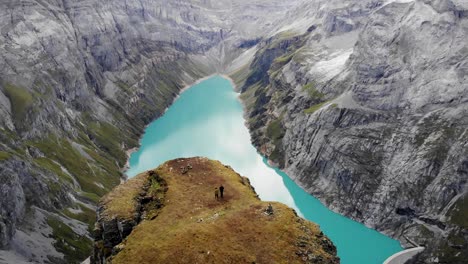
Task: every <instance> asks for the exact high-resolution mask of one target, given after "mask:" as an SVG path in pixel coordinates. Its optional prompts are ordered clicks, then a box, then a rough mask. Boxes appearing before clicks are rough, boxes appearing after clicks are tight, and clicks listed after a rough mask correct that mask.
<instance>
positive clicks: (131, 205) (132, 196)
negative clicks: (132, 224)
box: [101, 173, 148, 219]
mask: <svg viewBox="0 0 468 264" xmlns="http://www.w3.org/2000/svg"><path fill="white" fill-rule="evenodd" d="M147 180H148V176H147V174H146V173H142V174H139V175H137V176H135V177H133V178H131V179H130V180H128V181H127V182H125V184H121V185H118V186H117V187H116V188H114V190H112V192H111V193H109V194H108V195H106V196H105V197H103V199H102V201H101V203H102V204H103V205H104V207H105V208H106V210H105V212H104V213H103V217H106V218H108V219H112V218H114V217H118V218H119V219H133V217H134V214H135V213H136V198H137V197H138V196H139V195H140V192H141V190H142V188H143V186H144V184H145V183H146V182H147Z"/></svg>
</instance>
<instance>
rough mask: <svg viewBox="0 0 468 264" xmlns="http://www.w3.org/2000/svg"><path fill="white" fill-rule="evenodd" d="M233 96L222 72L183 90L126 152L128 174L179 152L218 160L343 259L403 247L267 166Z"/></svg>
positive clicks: (365, 262)
mask: <svg viewBox="0 0 468 264" xmlns="http://www.w3.org/2000/svg"><path fill="white" fill-rule="evenodd" d="M238 97H239V94H238V93H236V92H234V90H233V87H232V85H231V83H230V82H229V81H228V80H226V79H224V78H222V77H221V76H215V77H212V78H210V79H208V80H205V81H203V82H201V83H199V84H196V85H194V86H192V87H191V88H190V89H188V90H186V91H185V92H183V93H182V94H181V95H180V97H179V98H178V99H177V100H176V101H175V102H174V104H173V105H172V106H171V107H170V108H169V109H168V110H167V112H166V113H165V114H164V115H163V116H162V117H161V118H159V119H157V120H156V121H154V122H152V123H151V124H150V125H149V126H148V127H147V129H146V131H145V134H144V135H143V138H142V139H141V147H140V149H139V150H138V151H137V152H135V153H133V154H132V155H131V157H130V168H129V170H128V171H127V175H128V176H130V177H132V176H135V175H136V174H138V173H140V172H143V171H146V170H149V169H153V168H155V167H157V166H158V165H160V164H162V163H164V162H165V161H168V160H171V159H175V158H181V157H193V156H204V157H208V158H210V159H216V160H220V161H221V162H223V163H224V164H228V165H230V166H232V167H233V169H234V170H236V171H237V172H239V173H240V174H242V175H244V176H247V177H249V179H250V181H251V183H252V185H253V186H254V187H255V190H256V191H257V193H258V195H259V196H260V198H261V199H262V200H265V201H269V200H271V201H279V202H282V203H284V204H287V205H289V206H290V207H292V208H294V209H296V210H297V211H298V212H299V214H300V215H301V216H303V217H304V218H306V219H308V220H310V221H313V222H315V223H317V224H319V225H320V227H321V229H322V230H323V232H324V233H325V234H326V235H327V236H328V237H330V239H331V240H332V241H333V243H334V244H335V245H336V246H337V248H338V255H339V257H340V258H341V263H343V264H380V263H382V262H383V261H384V260H385V259H386V258H387V257H389V256H390V255H392V254H394V253H396V252H398V251H401V250H402V248H401V246H400V244H399V243H398V242H397V241H396V240H393V239H391V238H389V237H387V236H385V235H383V234H381V233H379V232H377V231H375V230H372V229H369V228H367V227H365V226H364V225H362V224H360V223H357V222H355V221H353V220H351V219H348V218H346V217H343V216H341V215H339V214H336V213H334V212H332V211H330V210H329V209H327V208H326V207H325V206H323V205H322V204H321V203H320V202H319V201H318V200H317V199H316V198H314V197H313V196H311V195H309V194H308V193H306V192H305V191H304V190H302V189H301V188H300V187H299V186H298V185H296V184H295V183H294V182H293V181H292V180H291V179H290V178H289V177H288V176H287V175H286V174H285V173H284V172H282V171H280V170H279V169H276V168H272V167H271V166H269V165H268V163H267V162H266V159H265V158H263V157H262V156H261V155H260V154H259V153H257V151H256V149H255V148H254V147H253V146H252V144H251V141H250V134H249V131H248V129H247V128H246V126H245V124H244V122H245V120H244V117H243V109H242V105H241V103H240V101H239V99H238Z"/></svg>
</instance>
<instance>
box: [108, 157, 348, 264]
mask: <svg viewBox="0 0 468 264" xmlns="http://www.w3.org/2000/svg"><path fill="white" fill-rule="evenodd" d="M187 166H190V167H192V169H190V170H188V171H187V172H186V173H183V170H182V168H184V167H187ZM154 172H155V173H156V174H157V175H158V177H161V178H163V179H164V181H165V183H167V189H166V190H165V194H164V197H162V200H164V202H163V203H164V206H163V207H162V208H159V209H157V210H158V213H157V217H151V218H147V219H146V220H143V221H142V222H140V224H138V225H137V226H136V227H135V228H134V229H133V231H132V233H131V234H130V235H129V236H128V237H127V238H126V239H125V240H124V241H123V242H122V243H121V244H120V245H119V250H120V252H119V253H118V254H116V255H115V256H113V258H112V263H114V264H116V263H338V262H339V261H338V259H337V257H336V249H335V247H334V246H333V245H332V243H331V242H330V241H329V240H328V238H326V237H325V236H323V234H322V233H321V232H320V230H319V228H318V226H317V225H315V224H313V223H311V222H309V221H306V220H304V219H302V218H300V217H298V216H297V215H296V213H295V212H294V210H292V209H291V208H289V207H287V206H286V205H283V204H281V203H271V204H272V206H273V209H274V213H273V214H272V215H268V214H266V213H265V209H266V208H267V206H268V203H267V202H262V201H260V200H259V199H258V197H257V195H256V193H255V191H254V190H253V189H252V187H251V185H250V184H249V181H248V179H247V178H245V177H241V176H240V175H239V174H237V173H236V172H235V171H233V170H232V169H231V168H230V167H228V166H224V165H223V164H221V163H220V162H218V161H212V160H208V159H205V158H191V159H178V160H173V161H169V162H167V163H165V164H163V165H161V166H160V167H159V168H157V169H156V170H155V171H154ZM150 178H151V177H150V176H149V174H148V173H143V174H140V175H139V176H137V177H136V178H134V179H132V180H130V181H129V182H128V183H126V184H123V185H122V186H121V187H119V188H117V189H115V190H114V191H113V192H111V193H110V194H109V195H108V196H107V197H105V198H104V199H103V202H104V203H105V205H106V208H109V212H108V213H106V212H105V213H106V214H107V216H109V217H116V216H119V215H122V216H129V215H130V214H129V213H131V210H130V209H129V208H130V207H129V206H128V203H127V202H125V201H123V200H127V199H130V200H132V199H131V197H132V196H133V197H135V196H136V195H137V193H138V189H139V188H140V187H141V186H143V185H145V183H144V181H145V180H146V181H150V180H151V179H150ZM221 184H222V185H223V186H224V187H225V191H224V199H222V200H216V199H215V197H214V191H215V188H216V187H218V186H220V185H221ZM138 186H140V187H138ZM146 186H151V184H146ZM157 187H158V186H156V187H155V188H157ZM150 188H151V187H150ZM119 204H120V205H123V206H122V207H121V209H122V212H118V208H119V206H118V205H119ZM106 211H107V209H106ZM148 214H151V212H148ZM150 219H152V220H150Z"/></svg>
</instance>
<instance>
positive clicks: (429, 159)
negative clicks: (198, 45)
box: [242, 1, 468, 263]
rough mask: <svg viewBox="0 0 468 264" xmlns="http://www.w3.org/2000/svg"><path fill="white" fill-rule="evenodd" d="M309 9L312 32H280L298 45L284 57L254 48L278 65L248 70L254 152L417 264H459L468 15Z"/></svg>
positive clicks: (414, 9)
mask: <svg viewBox="0 0 468 264" xmlns="http://www.w3.org/2000/svg"><path fill="white" fill-rule="evenodd" d="M314 5H321V9H320V10H321V11H320V12H319V13H317V14H314V16H312V17H308V18H307V19H308V21H310V24H309V28H308V29H309V30H307V27H306V26H304V25H299V24H298V25H297V26H296V27H289V28H288V27H285V28H284V30H287V31H288V32H289V36H288V37H289V39H291V40H292V39H293V37H298V36H300V37H301V38H305V40H304V44H303V45H301V46H300V47H299V48H298V47H294V46H290V47H289V50H288V48H286V50H288V51H287V52H286V54H285V55H284V54H282V55H281V56H277V54H274V53H272V51H271V50H269V49H261V48H260V49H259V51H258V52H257V54H256V55H255V58H260V57H269V56H270V55H271V56H272V57H273V58H272V59H271V60H270V61H276V63H273V64H270V65H267V67H265V68H264V69H263V70H262V72H261V73H259V72H258V69H259V67H258V65H257V64H256V63H257V62H258V60H255V59H254V60H253V62H252V64H251V65H250V68H251V70H250V75H247V76H259V77H258V78H257V79H256V80H261V82H256V83H249V82H246V85H244V87H243V88H242V90H243V91H244V95H243V98H244V101H245V103H246V108H247V111H248V113H249V120H250V122H249V126H250V128H251V130H252V139H253V142H254V144H255V145H256V146H257V147H258V148H259V149H260V150H261V151H262V152H263V153H265V154H266V155H267V156H269V158H270V159H271V160H272V161H274V162H276V163H278V164H279V165H280V166H282V167H283V169H284V170H285V171H286V172H287V173H288V175H289V176H291V177H292V178H293V179H294V180H295V181H296V182H297V183H299V184H300V185H301V186H302V187H303V188H304V189H306V190H308V191H309V192H310V193H312V194H313V195H315V196H316V197H318V198H320V199H321V200H322V201H323V202H324V203H325V204H327V205H328V206H329V207H331V208H332V209H334V210H335V211H337V212H339V213H342V214H344V215H346V216H349V217H351V218H353V219H356V220H358V221H361V222H363V223H365V224H366V225H368V226H370V227H372V228H375V229H377V230H380V231H383V232H384V233H386V234H389V235H391V236H393V237H395V238H398V239H399V240H400V241H401V242H402V243H403V244H405V245H408V244H409V243H408V242H407V240H406V239H405V237H408V238H409V239H413V240H415V241H416V242H417V243H419V244H421V245H425V246H426V248H427V249H426V250H425V251H424V252H423V253H422V254H421V255H420V256H419V257H418V259H417V260H414V262H416V263H433V262H440V263H463V262H464V261H465V259H466V258H467V255H466V253H467V252H466V250H465V248H466V245H467V243H468V237H467V225H466V221H463V220H462V221H460V218H465V219H466V213H463V211H464V212H466V199H467V198H466V197H467V196H466V194H467V191H468V189H467V188H468V187H467V176H468V175H467V174H466V173H465V170H464V169H463V168H464V167H465V165H464V164H465V163H466V161H465V158H464V157H465V156H466V154H467V153H466V147H465V145H466V143H467V141H466V140H467V138H466V129H467V127H466V124H467V120H466V111H467V109H468V108H467V106H466V96H467V93H466V88H467V87H466V83H467V82H466V77H465V76H466V74H464V71H465V69H464V68H465V67H464V66H463V65H465V64H466V56H465V55H466V54H465V53H466V52H465V51H466V45H465V41H461V42H460V41H458V40H459V39H466V36H467V33H468V32H467V31H466V23H467V20H466V18H465V17H463V15H462V16H460V15H459V14H460V13H464V12H465V11H464V10H466V9H467V8H468V7H467V6H466V4H463V3H462V2H460V1H431V2H428V1H405V3H402V2H401V1H395V2H391V1H388V2H386V3H383V2H380V3H379V2H377V1H367V2H366V1H364V2H362V1H361V2H359V3H357V2H354V1H341V3H340V4H338V3H335V2H333V1H332V2H329V3H324V2H322V3H314V4H305V5H304V6H303V7H302V8H301V10H310V9H311V8H313V6H314ZM306 6H307V7H308V8H306ZM299 14H301V13H300V12H299ZM296 19H297V14H296ZM299 20H301V19H300V18H299ZM312 25H313V26H312ZM284 35H285V33H284V32H283V33H280V34H278V35H276V36H274V37H273V38H278V37H281V36H284ZM263 43H264V44H263V45H266V44H267V41H265V42H263ZM261 45H262V44H260V46H261ZM278 65H279V66H280V67H278ZM463 208H464V209H463ZM455 212H456V213H455ZM462 215H464V216H463V217H462Z"/></svg>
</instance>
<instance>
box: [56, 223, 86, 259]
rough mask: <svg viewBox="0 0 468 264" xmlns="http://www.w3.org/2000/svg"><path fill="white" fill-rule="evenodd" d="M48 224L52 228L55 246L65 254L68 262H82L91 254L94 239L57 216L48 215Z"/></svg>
mask: <svg viewBox="0 0 468 264" xmlns="http://www.w3.org/2000/svg"><path fill="white" fill-rule="evenodd" d="M47 224H48V225H49V226H50V227H51V228H52V237H53V238H54V239H55V242H54V247H55V248H56V249H57V251H58V252H61V253H63V254H64V255H65V259H66V260H67V262H68V263H81V262H82V261H83V260H85V259H86V258H88V257H89V256H90V255H91V251H92V246H91V245H92V241H91V240H90V239H89V238H87V237H86V236H80V235H78V234H76V233H75V232H74V231H73V229H71V228H70V227H69V226H67V225H66V224H64V223H62V222H61V221H60V220H59V219H58V218H56V217H48V218H47Z"/></svg>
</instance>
